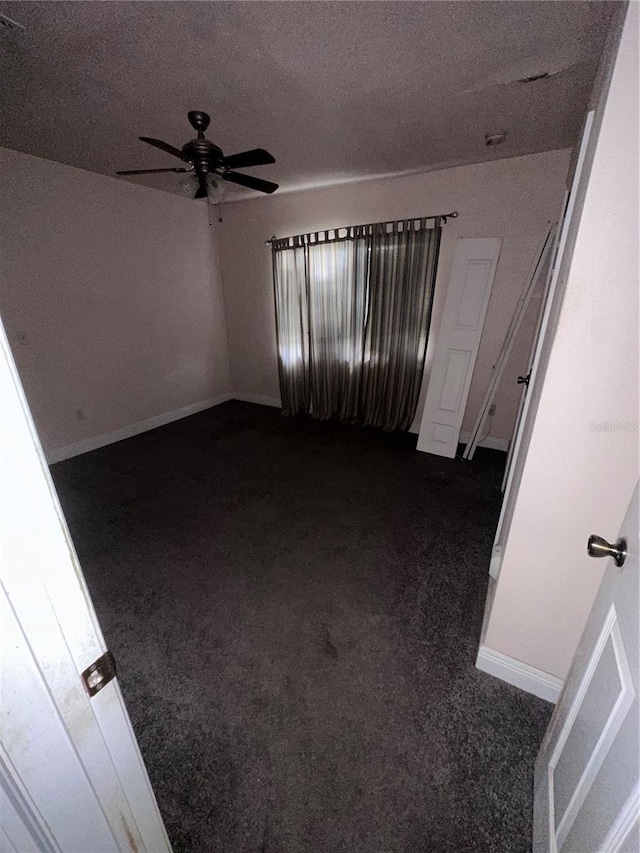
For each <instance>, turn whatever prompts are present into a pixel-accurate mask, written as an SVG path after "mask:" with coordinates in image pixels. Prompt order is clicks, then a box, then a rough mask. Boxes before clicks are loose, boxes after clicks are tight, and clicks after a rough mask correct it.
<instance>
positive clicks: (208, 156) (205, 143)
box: [182, 137, 223, 173]
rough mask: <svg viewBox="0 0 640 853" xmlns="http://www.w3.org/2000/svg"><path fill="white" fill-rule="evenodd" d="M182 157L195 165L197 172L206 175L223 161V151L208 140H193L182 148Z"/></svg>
mask: <svg viewBox="0 0 640 853" xmlns="http://www.w3.org/2000/svg"><path fill="white" fill-rule="evenodd" d="M182 156H183V157H184V159H185V160H188V161H189V163H193V165H194V166H195V167H196V171H202V172H204V173H207V172H209V171H210V170H212V169H215V168H216V167H217V166H218V164H219V163H220V161H221V160H222V157H223V154H222V150H221V149H220V148H218V146H217V145H214V144H213V142H210V141H209V140H208V139H204V137H203V138H202V139H191V140H189V142H187V144H186V145H183V146H182Z"/></svg>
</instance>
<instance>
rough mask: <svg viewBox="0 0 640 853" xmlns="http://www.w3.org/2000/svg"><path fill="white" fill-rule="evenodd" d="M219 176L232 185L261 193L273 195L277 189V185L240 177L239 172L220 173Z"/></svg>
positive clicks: (249, 176) (247, 176)
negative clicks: (231, 182) (238, 185)
mask: <svg viewBox="0 0 640 853" xmlns="http://www.w3.org/2000/svg"><path fill="white" fill-rule="evenodd" d="M220 176H221V177H222V178H224V180H225V181H233V183H234V184H240V185H241V186H243V187H249V189H252V190H259V191H260V192H261V193H274V192H275V191H276V190H277V189H278V184H272V183H271V181H262V180H260V178H253V177H252V176H251V175H241V174H240V173H239V172H220Z"/></svg>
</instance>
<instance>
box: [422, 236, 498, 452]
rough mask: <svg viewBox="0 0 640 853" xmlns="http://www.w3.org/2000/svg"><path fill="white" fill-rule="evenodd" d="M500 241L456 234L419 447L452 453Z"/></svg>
mask: <svg viewBox="0 0 640 853" xmlns="http://www.w3.org/2000/svg"><path fill="white" fill-rule="evenodd" d="M501 246H502V239H501V238H500V237H473V238H471V237H461V238H460V239H459V240H458V242H457V244H456V249H455V254H454V258H453V265H452V267H451V276H450V278H449V285H448V287H447V296H446V300H445V305H444V313H443V315H442V323H441V325H440V330H439V332H438V340H437V342H436V352H435V358H434V362H433V369H432V371H431V379H430V381H429V387H428V389H427V398H426V401H425V404H424V412H423V415H422V423H421V425H420V434H419V436H418V446H417V449H418V450H422V451H424V452H426V453H434V454H436V455H437V456H447V457H449V458H450V459H452V458H453V457H454V456H455V455H456V451H457V449H458V439H459V437H460V429H461V428H462V419H463V417H464V410H465V407H466V405H467V397H468V396H469V387H470V385H471V377H472V376H473V368H474V367H475V363H476V358H477V356H478V348H479V346H480V338H481V337H482V329H483V326H484V319H485V316H486V314H487V306H488V304H489V297H490V295H491V287H492V286H493V279H494V277H495V273H496V266H497V264H498V256H499V254H500V247H501Z"/></svg>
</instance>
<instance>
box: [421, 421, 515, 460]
mask: <svg viewBox="0 0 640 853" xmlns="http://www.w3.org/2000/svg"><path fill="white" fill-rule="evenodd" d="M409 432H411V433H413V434H414V435H418V434H419V432H420V424H417V423H413V424H411V426H410V427H409ZM469 438H470V436H469V433H468V432H461V433H460V437H459V438H458V442H459V443H460V444H468V443H469ZM478 447H488V448H489V450H503V451H504V452H505V453H506V452H507V451H508V450H509V439H508V438H495V437H494V436H492V435H488V436H486V438H483V439H482V441H480V442H478Z"/></svg>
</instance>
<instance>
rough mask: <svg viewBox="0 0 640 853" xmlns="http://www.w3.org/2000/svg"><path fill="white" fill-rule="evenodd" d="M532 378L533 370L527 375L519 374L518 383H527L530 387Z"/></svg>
mask: <svg viewBox="0 0 640 853" xmlns="http://www.w3.org/2000/svg"><path fill="white" fill-rule="evenodd" d="M530 379H531V371H529V372H528V373H527V375H526V376H518V385H526V386H527V388H528V387H529V380H530Z"/></svg>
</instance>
